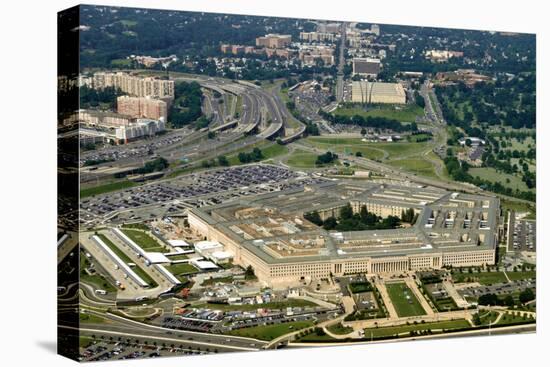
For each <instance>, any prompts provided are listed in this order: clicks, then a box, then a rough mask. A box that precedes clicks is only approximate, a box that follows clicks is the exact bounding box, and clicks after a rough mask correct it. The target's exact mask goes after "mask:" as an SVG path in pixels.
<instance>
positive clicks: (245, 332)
mask: <svg viewBox="0 0 550 367" xmlns="http://www.w3.org/2000/svg"><path fill="white" fill-rule="evenodd" d="M311 326H313V321H296V322H286V323H280V324H275V325H265V326H255V327H249V328H244V329H238V330H231V331H229V332H228V333H227V334H230V335H235V336H244V337H248V338H255V339H261V340H273V339H275V338H278V337H279V336H281V335H285V334H288V333H292V332H294V331H296V330H300V329H305V328H308V327H311Z"/></svg>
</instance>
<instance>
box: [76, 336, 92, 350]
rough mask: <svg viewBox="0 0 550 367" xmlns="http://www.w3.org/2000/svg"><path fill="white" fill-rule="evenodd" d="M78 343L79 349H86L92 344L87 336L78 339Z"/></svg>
mask: <svg viewBox="0 0 550 367" xmlns="http://www.w3.org/2000/svg"><path fill="white" fill-rule="evenodd" d="M78 340H79V343H78V345H79V346H80V348H84V349H86V348H88V347H89V346H90V345H92V344H93V342H94V340H93V339H92V338H90V337H87V336H81V337H79V339H78Z"/></svg>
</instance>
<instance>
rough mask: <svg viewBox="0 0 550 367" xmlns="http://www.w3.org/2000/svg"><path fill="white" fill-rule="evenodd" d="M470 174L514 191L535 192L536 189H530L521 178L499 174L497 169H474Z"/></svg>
mask: <svg viewBox="0 0 550 367" xmlns="http://www.w3.org/2000/svg"><path fill="white" fill-rule="evenodd" d="M468 172H469V173H470V174H471V175H472V176H473V177H476V176H479V178H481V179H483V180H487V181H491V182H500V183H501V184H502V185H503V186H505V187H510V188H512V189H513V190H516V189H519V190H521V191H534V189H528V188H527V185H525V182H523V181H522V180H521V178H520V177H518V176H515V175H510V174H507V173H504V172H497V170H496V169H494V168H491V167H474V168H470V169H469V171H468ZM507 180H509V181H510V182H508V181H507Z"/></svg>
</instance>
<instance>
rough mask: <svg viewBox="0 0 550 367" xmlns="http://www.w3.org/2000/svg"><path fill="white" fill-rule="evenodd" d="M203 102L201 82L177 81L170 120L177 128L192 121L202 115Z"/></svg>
mask: <svg viewBox="0 0 550 367" xmlns="http://www.w3.org/2000/svg"><path fill="white" fill-rule="evenodd" d="M201 103H202V91H201V87H200V84H199V83H197V82H191V83H187V82H179V83H176V85H175V89H174V101H173V102H172V105H171V106H170V113H169V116H168V120H169V121H170V122H171V123H172V125H173V126H174V127H176V128H177V127H182V126H184V125H188V124H190V123H192V122H193V121H195V120H197V119H198V118H199V117H201V116H202V110H201Z"/></svg>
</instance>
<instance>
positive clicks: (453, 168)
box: [443, 156, 536, 201]
mask: <svg viewBox="0 0 550 367" xmlns="http://www.w3.org/2000/svg"><path fill="white" fill-rule="evenodd" d="M443 162H444V163H445V167H446V168H447V172H448V173H449V175H450V176H451V177H452V178H453V179H454V180H456V181H462V182H469V183H471V184H474V185H476V186H478V187H480V188H482V189H484V190H488V191H492V192H496V193H497V194H503V195H508V196H513V197H517V198H520V199H524V200H529V201H535V200H536V194H535V193H534V192H532V191H521V190H518V189H516V190H513V189H512V188H511V187H507V186H504V185H503V184H502V183H501V182H491V181H488V180H484V179H482V178H480V177H478V176H476V177H473V176H472V175H471V174H470V173H469V172H468V169H469V168H470V166H469V165H468V164H467V163H466V162H460V161H459V160H458V159H457V158H456V157H454V156H447V157H445V159H444V160H443ZM535 179H536V178H535V174H534V173H529V174H527V176H526V180H535ZM529 184H530V185H533V186H534V185H535V181H530V182H529Z"/></svg>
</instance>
